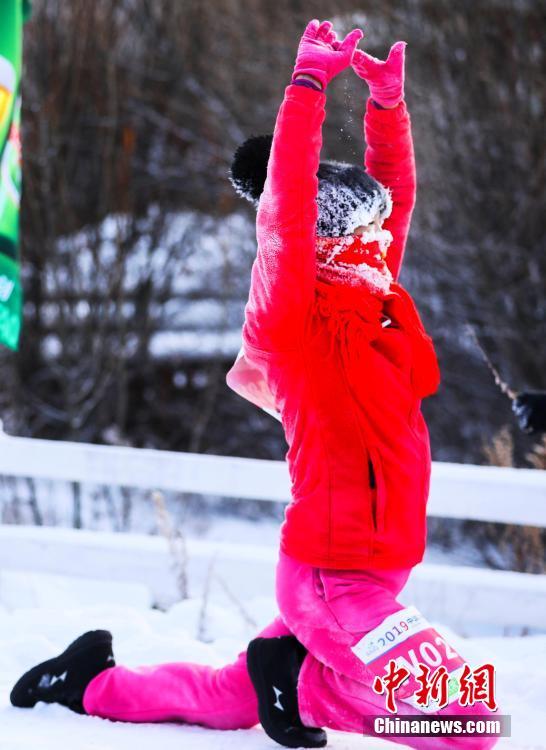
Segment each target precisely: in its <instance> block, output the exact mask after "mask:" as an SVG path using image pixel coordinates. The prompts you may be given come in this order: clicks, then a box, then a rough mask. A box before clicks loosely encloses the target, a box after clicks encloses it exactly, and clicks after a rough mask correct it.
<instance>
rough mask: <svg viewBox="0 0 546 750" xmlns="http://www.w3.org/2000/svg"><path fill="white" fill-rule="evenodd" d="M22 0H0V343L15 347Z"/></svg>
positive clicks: (18, 313) (18, 308)
mask: <svg viewBox="0 0 546 750" xmlns="http://www.w3.org/2000/svg"><path fill="white" fill-rule="evenodd" d="M26 10H27V8H26V3H24V2H22V0H0V344H4V345H5V346H8V347H9V348H10V349H17V346H18V343H19V331H20V329H21V307H22V305H21V303H22V294H21V283H20V279H19V258H18V244H19V203H20V198H21V138H20V118H21V94H20V83H21V57H22V31H23V17H24V14H26Z"/></svg>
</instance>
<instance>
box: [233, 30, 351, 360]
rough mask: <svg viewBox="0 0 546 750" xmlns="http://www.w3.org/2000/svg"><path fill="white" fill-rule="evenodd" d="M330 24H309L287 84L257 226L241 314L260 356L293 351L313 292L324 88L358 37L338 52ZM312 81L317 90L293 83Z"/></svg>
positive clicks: (246, 334)
mask: <svg viewBox="0 0 546 750" xmlns="http://www.w3.org/2000/svg"><path fill="white" fill-rule="evenodd" d="M331 28H332V24H331V23H329V22H324V23H322V24H319V22H318V21H317V20H313V21H311V22H310V23H309V24H308V25H307V28H306V29H305V32H304V35H303V37H302V39H301V41H300V45H299V48H298V55H297V59H296V65H295V68H294V75H293V78H292V81H293V83H292V84H290V85H289V86H287V87H286V89H285V95H284V100H283V102H282V104H281V107H280V109H279V113H278V115H277V120H276V123H275V131H274V134H273V143H272V146H271V153H270V156H269V162H268V167H267V178H266V181H265V185H264V189H263V192H262V195H261V196H260V202H259V205H258V213H257V218H256V238H257V243H258V252H257V256H256V260H255V261H254V265H253V267H252V276H251V285H250V294H249V299H248V303H247V306H246V308H245V324H244V326H243V340H244V342H245V345H246V346H251V347H255V348H258V349H261V350H265V351H285V350H290V349H294V348H296V347H297V346H298V345H299V341H300V340H301V334H302V332H303V328H304V325H305V320H306V317H307V313H308V312H309V310H310V308H311V305H312V302H313V297H314V287H315V271H316V265H315V264H316V261H315V236H316V223H317V217H318V209H317V203H316V196H317V192H318V179H317V171H318V167H319V159H320V150H321V145H322V123H323V121H324V117H325V103H326V95H325V93H324V89H325V88H326V86H327V84H328V82H329V80H331V78H332V77H333V76H334V75H337V73H339V72H340V71H341V70H343V69H344V68H346V67H347V66H348V65H349V64H350V62H351V59H352V55H353V52H354V49H355V47H356V45H357V43H358V41H359V39H360V38H361V37H362V32H361V31H360V30H359V29H355V30H354V31H353V32H351V33H350V34H348V35H347V37H346V39H345V40H344V42H343V43H342V44H341V45H340V47H339V49H334V48H333V47H332V45H331V43H330V42H331V40H333V39H334V38H335V34H334V33H333V32H332V31H331ZM300 78H302V79H304V80H305V79H307V80H309V79H313V80H316V81H317V82H318V85H319V86H320V87H321V88H322V90H321V91H320V90H313V88H309V87H307V86H302V85H298V84H296V83H294V81H296V80H298V79H300Z"/></svg>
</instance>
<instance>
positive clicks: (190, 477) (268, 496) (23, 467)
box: [0, 432, 546, 528]
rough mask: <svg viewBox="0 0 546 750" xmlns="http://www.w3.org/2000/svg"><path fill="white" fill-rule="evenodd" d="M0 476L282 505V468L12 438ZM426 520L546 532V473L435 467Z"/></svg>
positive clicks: (285, 493)
mask: <svg viewBox="0 0 546 750" xmlns="http://www.w3.org/2000/svg"><path fill="white" fill-rule="evenodd" d="M0 475H6V476H17V477H33V478H36V479H54V480H66V481H71V482H93V483H97V484H106V485H110V486H126V487H140V488H143V489H158V490H173V491H178V492H192V493H198V494H203V495H219V496H222V497H234V498H245V499H248V498H252V499H256V500H265V501H274V502H275V501H276V502H287V501H288V499H289V497H290V480H289V477H288V471H287V467H286V464H285V463H284V462H283V461H264V460H258V459H250V458H232V457H226V456H207V455H203V454H193V453H174V452H172V451H156V450H147V449H139V448H123V447H117V446H115V447H114V446H103V445H87V444H85V443H69V442H59V441H52V440H34V439H30V438H18V437H10V436H8V435H6V434H5V433H3V432H0ZM428 514H429V515H430V516H438V517H445V518H466V519H471V520H478V521H496V522H499V523H513V524H520V525H521V524H522V525H527V526H540V527H545V528H546V472H544V471H536V470H534V469H510V468H498V467H494V466H472V465H469V464H452V463H433V467H432V482H431V491H430V500H429V505H428Z"/></svg>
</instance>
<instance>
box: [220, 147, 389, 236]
mask: <svg viewBox="0 0 546 750" xmlns="http://www.w3.org/2000/svg"><path fill="white" fill-rule="evenodd" d="M272 141H273V136H272V135H258V136H252V137H251V138H248V139H247V140H246V141H245V142H244V143H242V144H241V145H240V146H239V148H238V149H237V150H236V152H235V154H234V157H233V162H232V164H231V168H230V171H229V179H230V181H231V183H232V185H233V186H234V188H235V190H236V191H237V192H238V193H239V195H241V196H242V197H243V198H246V199H247V200H248V201H250V202H251V203H253V204H254V206H255V207H256V208H257V207H258V203H259V201H260V195H261V194H262V191H263V188H264V183H265V178H266V175H267V164H268V161H269V154H270V152H271V144H272ZM317 177H318V183H319V187H318V195H317V206H318V219H317V235H318V236H319V237H343V236H345V235H349V234H352V232H353V231H354V230H355V229H356V228H357V227H359V226H366V225H367V224H370V223H371V222H372V221H373V219H374V218H375V216H376V215H377V214H379V215H380V217H381V218H383V219H386V218H387V217H388V216H389V215H390V213H391V210H392V199H391V196H390V193H389V191H388V190H387V189H386V188H385V187H384V186H383V185H381V183H379V182H377V180H374V179H373V177H370V175H369V174H368V173H367V172H366V170H365V169H364V168H363V167H360V166H357V165H355V164H347V163H345V162H340V161H321V162H320V165H319V169H318V172H317Z"/></svg>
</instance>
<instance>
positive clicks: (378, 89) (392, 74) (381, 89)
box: [334, 42, 406, 109]
mask: <svg viewBox="0 0 546 750" xmlns="http://www.w3.org/2000/svg"><path fill="white" fill-rule="evenodd" d="M334 45H335V42H334ZM405 50H406V42H396V43H395V44H393V45H392V47H391V50H390V52H389V56H388V57H387V59H386V60H378V59H377V57H372V56H371V55H368V54H367V53H366V52H362V50H359V49H357V50H355V53H354V56H353V61H352V66H353V69H354V71H355V73H356V74H357V75H359V76H360V78H363V79H364V80H365V81H366V83H367V84H368V86H369V87H370V95H371V97H372V99H373V100H374V102H375V103H376V104H379V105H381V106H382V107H387V108H388V109H390V108H392V107H396V105H397V104H399V103H400V102H401V101H402V99H403V98H404V56H405Z"/></svg>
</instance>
